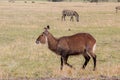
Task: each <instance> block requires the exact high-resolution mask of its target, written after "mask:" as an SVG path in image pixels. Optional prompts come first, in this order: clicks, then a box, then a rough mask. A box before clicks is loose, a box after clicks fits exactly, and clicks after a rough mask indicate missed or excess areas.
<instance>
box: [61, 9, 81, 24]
mask: <svg viewBox="0 0 120 80" xmlns="http://www.w3.org/2000/svg"><path fill="white" fill-rule="evenodd" d="M66 16H71V18H70V21H73V16H75V17H76V21H77V22H79V14H78V13H77V12H76V11H73V10H63V11H62V20H63V19H64V21H65V17H66Z"/></svg>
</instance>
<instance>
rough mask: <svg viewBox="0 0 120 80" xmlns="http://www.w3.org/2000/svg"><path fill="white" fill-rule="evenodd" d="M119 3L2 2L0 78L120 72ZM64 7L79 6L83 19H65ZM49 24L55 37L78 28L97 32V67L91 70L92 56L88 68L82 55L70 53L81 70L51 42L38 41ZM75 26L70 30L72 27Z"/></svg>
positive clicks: (74, 75) (117, 74)
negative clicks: (62, 63)
mask: <svg viewBox="0 0 120 80" xmlns="http://www.w3.org/2000/svg"><path fill="white" fill-rule="evenodd" d="M118 5H120V3H98V4H96V3H80V2H77V3H76V2H71V3H68V2H61V3H57V2H56V3H52V2H36V3H34V4H33V3H24V2H15V3H8V2H4V1H2V2H1V3H0V79H8V78H17V77H28V78H36V77H56V78H57V77H72V78H73V77H74V78H81V77H82V78H84V77H98V76H100V75H105V76H110V77H111V76H117V77H120V11H119V12H118V13H117V14H116V13H115V6H118ZM63 9H72V10H76V11H77V12H78V13H79V15H80V22H75V21H74V22H70V21H69V18H68V17H67V20H66V21H61V12H62V10H63ZM47 25H50V26H51V30H50V32H51V33H52V34H53V35H54V36H55V37H57V38H58V37H61V36H65V35H72V34H75V33H78V32H87V33H90V34H92V35H93V36H94V37H95V38H96V40H97V47H96V51H95V52H96V55H97V70H96V71H92V69H93V62H92V59H91V60H90V62H89V63H88V65H87V67H86V69H85V70H82V69H81V67H82V64H83V63H84V58H83V56H74V57H70V58H69V63H70V64H72V65H73V66H74V67H75V68H76V69H75V70H73V69H70V68H69V67H67V66H64V69H63V71H60V57H59V56H57V55H56V54H54V53H53V52H51V51H50V50H49V49H48V48H47V46H46V45H37V44H35V40H36V38H37V37H38V36H39V34H40V33H42V31H43V30H44V29H43V28H44V27H46V26H47ZM68 29H71V31H68Z"/></svg>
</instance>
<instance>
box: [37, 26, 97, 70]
mask: <svg viewBox="0 0 120 80" xmlns="http://www.w3.org/2000/svg"><path fill="white" fill-rule="evenodd" d="M44 29H45V30H44V31H43V33H42V34H41V35H40V36H39V37H38V38H37V39H36V43H37V44H39V43H42V44H45V43H47V44H48V48H49V49H50V50H51V51H53V52H54V53H56V54H58V55H60V56H61V68H60V69H61V70H62V69H63V63H64V64H65V65H67V66H69V67H71V68H72V65H70V64H69V63H68V62H67V60H68V57H69V56H73V55H80V54H82V55H83V57H84V58H85V62H84V64H83V66H82V68H83V69H85V67H86V65H87V63H88V62H89V60H90V56H91V57H92V58H93V62H94V69H93V70H95V68H96V55H95V53H94V50H95V46H96V40H95V39H94V37H93V36H92V35H90V34H89V33H77V34H74V35H71V36H63V37H60V38H55V37H54V36H53V35H52V34H51V33H50V32H49V31H48V29H50V27H49V25H48V26H47V27H45V28H44Z"/></svg>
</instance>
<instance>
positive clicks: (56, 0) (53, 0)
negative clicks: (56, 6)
mask: <svg viewBox="0 0 120 80" xmlns="http://www.w3.org/2000/svg"><path fill="white" fill-rule="evenodd" d="M48 1H52V2H60V1H63V0H48Z"/></svg>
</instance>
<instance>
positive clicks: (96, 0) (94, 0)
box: [90, 0, 98, 2]
mask: <svg viewBox="0 0 120 80" xmlns="http://www.w3.org/2000/svg"><path fill="white" fill-rule="evenodd" d="M90 2H98V0H91V1H90Z"/></svg>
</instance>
